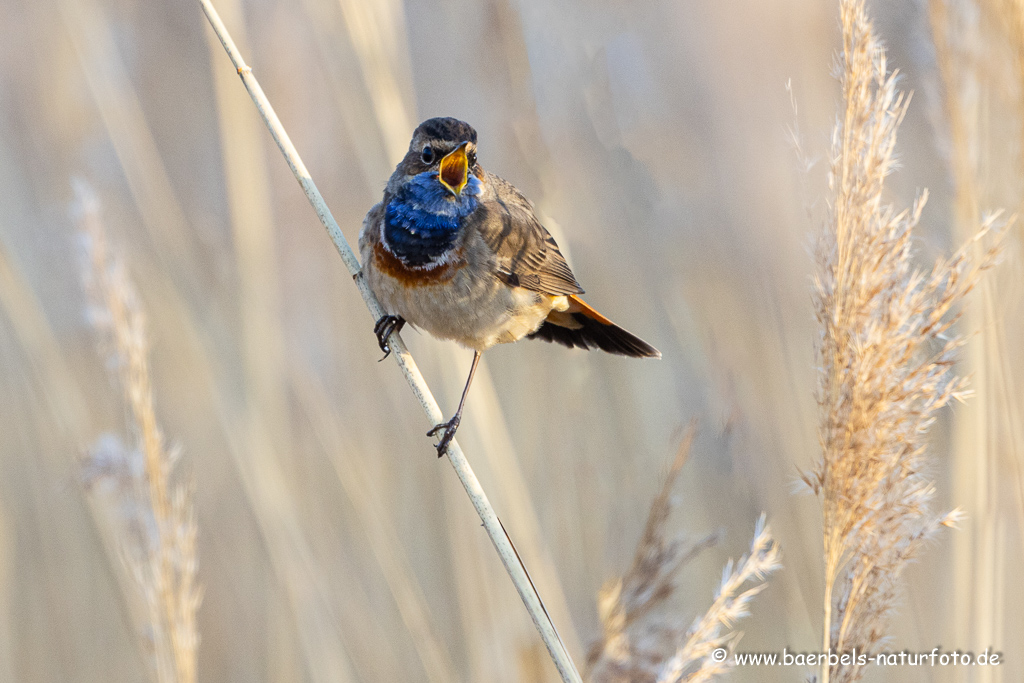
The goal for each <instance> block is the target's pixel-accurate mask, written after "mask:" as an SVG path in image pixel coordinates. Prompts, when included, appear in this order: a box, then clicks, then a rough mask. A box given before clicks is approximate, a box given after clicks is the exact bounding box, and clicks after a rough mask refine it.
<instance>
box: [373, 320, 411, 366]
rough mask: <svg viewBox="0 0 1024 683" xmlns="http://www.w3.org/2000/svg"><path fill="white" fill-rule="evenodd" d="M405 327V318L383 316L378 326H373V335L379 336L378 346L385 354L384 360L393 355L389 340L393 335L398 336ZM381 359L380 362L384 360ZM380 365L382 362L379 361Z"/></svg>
mask: <svg viewBox="0 0 1024 683" xmlns="http://www.w3.org/2000/svg"><path fill="white" fill-rule="evenodd" d="M403 327H405V318H403V317H401V316H398V315H383V316H381V318H380V320H378V321H377V324H376V325H374V326H373V333H374V334H375V335H377V345H378V346H380V350H381V351H383V352H384V358H387V357H388V356H390V355H391V347H390V346H388V339H389V338H390V337H391V335H393V334H398V333H399V332H401V331H402V328H403ZM384 358H381V359H380V360H384ZM377 362H378V363H379V362H380V361H377Z"/></svg>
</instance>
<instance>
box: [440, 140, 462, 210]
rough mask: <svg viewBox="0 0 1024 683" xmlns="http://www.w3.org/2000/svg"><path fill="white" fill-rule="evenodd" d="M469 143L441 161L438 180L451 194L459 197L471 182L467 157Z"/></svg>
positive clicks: (457, 148) (460, 146)
mask: <svg viewBox="0 0 1024 683" xmlns="http://www.w3.org/2000/svg"><path fill="white" fill-rule="evenodd" d="M469 144H470V143H468V142H463V143H462V144H461V145H459V146H458V147H456V148H455V149H454V150H453V151H452V152H451V153H449V154H448V155H447V156H446V157H445V158H443V159H441V169H440V171H439V172H438V174H437V179H438V180H440V181H441V184H442V185H444V186H445V187H446V188H447V189H448V191H449V192H451V193H452V194H453V195H455V196H456V197H458V196H459V195H461V194H462V190H463V188H464V187H466V183H467V182H468V181H469V159H468V158H467V157H466V148H467V147H469Z"/></svg>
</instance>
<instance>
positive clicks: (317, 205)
mask: <svg viewBox="0 0 1024 683" xmlns="http://www.w3.org/2000/svg"><path fill="white" fill-rule="evenodd" d="M199 2H200V5H201V6H202V8H203V12H204V13H205V14H206V18H207V19H209V21H210V25H211V26H212V27H213V30H214V32H215V33H216V34H217V38H218V39H220V42H221V44H222V45H223V46H224V49H225V50H226V51H227V53H228V56H229V57H230V58H231V62H232V63H233V64H234V66H235V69H236V70H237V71H238V75H239V76H240V77H241V78H242V82H243V83H244V84H245V88H246V90H248V91H249V95H250V96H251V97H252V100H253V102H254V103H255V105H256V108H257V109H258V110H259V112H260V116H262V117H263V121H264V123H266V125H267V128H268V129H269V130H270V134H271V135H272V136H273V138H274V141H275V142H276V143H277V146H278V147H279V148H280V149H281V153H282V154H284V157H285V160H286V161H287V162H288V166H289V167H290V168H291V169H292V173H293V174H294V175H295V179H296V180H298V181H299V185H300V186H301V187H302V189H303V191H304V192H305V193H306V197H307V198H308V199H309V202H310V204H312V206H313V210H314V211H316V215H317V217H319V218H320V222H321V223H323V226H324V228H326V229H327V234H328V235H330V237H331V240H332V241H333V242H334V246H335V247H336V248H337V249H338V253H339V254H340V255H341V260H342V261H343V262H344V263H345V267H346V268H348V271H349V273H351V274H352V278H353V280H354V281H355V283H356V287H357V288H358V289H359V293H360V294H361V295H362V297H363V300H364V301H365V302H366V307H367V308H368V309H369V310H370V314H371V315H372V316H373V318H374V320H377V319H379V318H380V317H381V316H382V315H384V313H385V312H384V310H383V309H382V308H381V306H380V304H379V303H378V302H377V299H376V297H374V295H373V292H371V291H370V288H369V285H367V283H366V278H365V277H363V273H362V267H361V266H360V264H359V259H358V258H356V255H355V253H354V252H353V251H352V248H351V247H349V245H348V242H347V241H346V240H345V236H344V235H343V234H342V232H341V228H340V227H338V223H337V221H335V220H334V216H332V215H331V212H330V210H329V209H328V208H327V204H326V203H325V202H324V199H323V197H322V196H320V191H319V190H318V189H317V187H316V184H315V183H314V182H313V179H312V178H311V177H310V175H309V171H307V170H306V166H305V164H303V163H302V159H301V158H300V157H299V153H298V152H297V151H296V149H295V146H294V145H292V142H291V139H290V138H289V137H288V134H287V133H286V132H285V129H284V126H282V125H281V121H280V120H279V119H278V118H277V114H276V113H274V109H273V107H272V106H271V105H270V101H269V100H268V99H267V96H266V95H265V94H264V93H263V89H262V88H261V87H260V85H259V82H257V80H256V77H255V76H253V73H252V69H250V68H249V67H248V66H247V65H246V63H245V60H243V59H242V55H241V53H239V51H238V48H237V47H236V46H235V43H234V41H233V40H232V39H231V35H230V34H229V33H228V30H227V28H225V26H224V23H223V22H222V21H221V19H220V16H219V15H218V14H217V10H215V9H214V8H213V5H212V4H211V3H210V1H209V0H199ZM388 344H389V346H390V347H391V349H392V351H393V353H392V354H391V355H392V356H394V358H395V361H396V362H397V363H398V366H399V367H400V368H401V370H402V373H403V374H404V375H405V378H406V380H407V381H408V382H409V386H410V388H411V389H412V392H413V394H415V396H416V398H417V399H418V400H419V402H420V405H421V406H423V411H424V412H425V413H426V415H427V418H428V419H429V420H430V422H431V424H433V425H437V424H441V423H442V422H444V415H443V414H442V412H441V408H440V407H439V406H438V405H437V401H435V400H434V396H433V394H431V392H430V388H429V387H428V386H427V383H426V382H425V381H424V379H423V375H421V374H420V371H419V368H418V367H417V365H416V362H415V361H414V360H413V358H412V355H410V353H409V350H408V349H407V348H406V346H405V342H403V341H402V340H401V338H399V337H398V335H392V337H391V338H390V340H389V341H388ZM447 455H448V459H449V461H451V464H452V467H453V468H454V469H455V473H456V474H457V475H458V477H459V480H460V481H461V482H462V486H463V488H465V489H466V493H467V495H469V499H470V501H471V502H472V503H473V507H474V508H476V511H477V514H478V515H479V516H480V519H481V520H482V521H483V524H484V529H485V530H486V531H487V535H488V536H489V537H490V539H491V542H492V543H493V544H494V547H495V549H496V550H497V551H498V555H499V556H500V557H501V562H502V564H504V565H505V570H506V571H507V572H508V574H509V577H510V578H511V579H512V582H513V583H514V584H515V587H516V590H517V591H518V592H519V597H521V598H522V600H523V604H525V605H526V609H527V611H528V612H529V613H530V617H531V618H532V619H533V623H534V624H535V625H536V627H537V630H538V631H539V632H540V636H541V638H542V639H543V641H544V645H545V646H546V647H547V649H548V652H549V653H550V655H551V659H552V660H553V661H554V663H555V667H556V668H557V669H558V673H559V675H560V676H561V677H562V680H563V681H565V682H566V683H581V679H580V674H579V672H578V671H577V670H576V666H575V664H573V661H572V658H571V657H570V656H569V653H568V651H567V650H566V648H565V645H564V644H563V643H562V640H561V638H559V636H558V631H557V630H556V629H555V625H554V623H552V621H551V618H550V617H549V616H548V613H547V610H546V609H545V608H544V604H543V602H542V601H541V599H540V595H539V594H538V593H537V590H536V588H535V587H534V585H533V582H532V581H531V580H530V576H529V574H528V573H527V571H526V566H525V565H524V564H523V562H522V560H520V559H519V555H518V553H516V550H515V548H514V547H513V545H512V541H511V539H510V538H509V537H508V534H507V533H506V532H505V529H504V528H503V527H502V525H501V522H500V521H498V517H497V515H496V514H495V513H494V509H493V508H492V507H491V504H490V501H488V500H487V495H486V494H485V493H484V490H483V488H482V487H481V486H480V482H479V481H478V480H477V478H476V475H475V474H474V473H473V470H472V468H471V467H470V466H469V462H468V461H467V460H466V456H465V455H464V454H463V453H462V448H460V447H459V445H458V442H457V441H454V440H453V441H452V443H451V445H449V447H448V451H447Z"/></svg>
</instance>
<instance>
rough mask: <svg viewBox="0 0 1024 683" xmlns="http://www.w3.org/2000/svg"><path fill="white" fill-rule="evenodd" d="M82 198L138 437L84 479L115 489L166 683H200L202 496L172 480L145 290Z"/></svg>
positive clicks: (90, 458)
mask: <svg viewBox="0 0 1024 683" xmlns="http://www.w3.org/2000/svg"><path fill="white" fill-rule="evenodd" d="M75 192H76V207H75V208H76V213H77V221H78V226H79V229H80V230H81V232H82V236H83V238H84V241H85V250H86V257H87V258H86V263H85V265H84V268H83V281H84V285H85V289H86V291H87V294H88V296H89V303H90V307H91V310H90V314H91V315H90V319H91V322H92V324H93V326H94V327H95V328H96V330H97V332H98V333H99V334H100V338H101V340H102V342H101V343H102V345H103V352H104V353H105V354H106V355H107V356H108V357H109V360H110V363H111V366H112V369H113V370H115V371H116V373H117V377H118V379H119V381H120V383H121V386H122V388H123V390H124V395H125V401H126V404H127V409H128V415H129V428H130V430H131V431H132V432H133V436H134V437H135V438H136V439H137V441H138V444H137V447H136V448H135V449H130V448H126V447H125V446H124V445H123V444H122V442H121V440H120V439H119V438H117V437H111V436H105V437H101V439H100V441H99V442H98V444H97V446H96V447H94V448H93V449H92V450H91V451H90V453H88V454H87V457H86V459H85V461H84V462H83V464H82V476H83V480H84V481H85V483H86V484H87V486H88V488H89V489H90V490H94V488H95V486H94V485H96V484H98V483H99V482H101V481H103V482H107V483H112V484H113V488H114V500H113V502H114V504H116V505H117V506H118V507H117V509H115V510H112V514H111V518H112V519H111V521H112V523H113V524H114V525H115V528H116V530H117V536H118V540H119V543H120V551H121V553H122V557H123V559H124V562H125V565H126V568H127V571H128V575H129V576H130V577H131V578H132V579H134V582H135V587H136V589H137V590H138V592H139V597H140V598H141V599H142V601H143V603H144V605H145V609H146V612H147V613H148V623H147V624H146V626H147V628H148V631H149V632H148V633H145V634H140V637H143V638H144V639H145V640H147V641H148V643H147V645H148V647H145V648H144V650H151V651H152V653H153V673H154V676H155V678H156V680H157V681H159V682H160V683H171V682H174V683H194V681H195V680H196V651H197V649H198V644H199V639H198V635H197V631H196V622H195V616H196V611H197V609H198V607H199V603H200V601H201V591H200V589H199V588H198V586H197V585H196V570H197V563H196V534H197V528H196V522H195V514H194V512H193V506H192V494H191V491H189V489H188V488H187V487H185V486H184V485H181V484H177V485H172V484H171V481H170V480H171V470H172V468H173V465H174V462H175V460H176V459H177V458H176V453H175V451H173V450H170V451H169V450H168V449H167V447H166V445H165V443H164V439H163V435H162V434H161V431H160V428H159V426H158V424H157V421H156V413H155V411H154V408H153V391H152V385H151V380H150V372H149V360H148V355H147V352H148V343H147V339H146V322H145V315H144V313H143V311H142V308H141V306H140V304H139V301H138V297H137V296H136V294H135V289H134V287H133V285H132V282H131V280H130V278H129V276H128V273H127V271H126V269H125V266H124V263H123V262H122V261H121V260H120V259H119V258H117V257H116V256H115V255H112V254H111V253H110V252H109V251H108V245H107V237H106V231H105V229H104V226H103V224H102V222H101V220H100V217H99V205H98V201H97V199H96V197H95V195H94V194H93V193H92V191H91V189H90V188H88V186H86V185H85V184H84V183H81V182H79V183H77V184H76V186H75ZM108 488H109V487H108Z"/></svg>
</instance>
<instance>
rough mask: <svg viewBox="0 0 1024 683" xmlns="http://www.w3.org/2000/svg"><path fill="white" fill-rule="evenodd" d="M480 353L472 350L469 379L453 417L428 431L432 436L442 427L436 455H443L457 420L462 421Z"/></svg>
mask: <svg viewBox="0 0 1024 683" xmlns="http://www.w3.org/2000/svg"><path fill="white" fill-rule="evenodd" d="M481 355H482V354H481V353H480V352H479V351H474V352H473V365H472V367H470V368H469V379H467V380H466V388H465V389H463V390H462V400H460V401H459V409H458V410H456V411H455V417H453V418H452V419H450V420H448V421H447V422H442V423H441V424H439V425H437V426H436V427H434V428H433V429H431V430H430V431H429V432H427V436H434V435H435V434H437V433H438V432H439V431H441V430H442V429H443V430H444V436H442V437H441V443H439V444H437V457H439V458H440V457H441V456H442V455H444V452H445V450H447V448H448V444H450V443H451V442H452V439H453V438H455V430H456V429H458V428H459V422H461V421H462V407H463V406H464V405H466V394H468V393H469V385H470V384H472V383H473V375H475V374H476V366H477V365H478V364H479V363H480V356H481Z"/></svg>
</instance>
